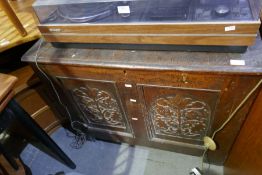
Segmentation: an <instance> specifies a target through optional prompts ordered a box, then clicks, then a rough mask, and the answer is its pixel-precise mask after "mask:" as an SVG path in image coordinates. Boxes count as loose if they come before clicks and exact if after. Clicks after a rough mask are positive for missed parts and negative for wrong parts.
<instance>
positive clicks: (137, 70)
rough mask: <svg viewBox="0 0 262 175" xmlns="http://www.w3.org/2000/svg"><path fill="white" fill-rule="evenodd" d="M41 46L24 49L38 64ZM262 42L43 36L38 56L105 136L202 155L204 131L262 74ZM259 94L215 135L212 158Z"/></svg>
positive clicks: (70, 101) (223, 154) (221, 156)
mask: <svg viewBox="0 0 262 175" xmlns="http://www.w3.org/2000/svg"><path fill="white" fill-rule="evenodd" d="M36 48H37V45H36V46H35V48H33V49H31V50H30V51H29V52H28V53H27V54H26V55H25V56H24V57H23V61H27V62H31V64H32V65H33V67H34V68H35V70H37V69H36V67H35V65H34V60H35V57H34V56H35V54H36ZM261 48H262V43H261V41H260V40H257V43H256V45H255V46H252V47H250V48H249V49H248V51H247V52H246V53H244V54H230V53H200V52H194V53H192V52H191V53H190V52H171V51H167V52H164V51H131V50H99V49H73V48H72V49H61V48H60V49H58V48H54V47H52V46H51V45H50V44H46V43H43V45H42V47H41V49H40V50H39V52H38V56H39V58H38V59H37V60H38V62H39V65H40V66H41V68H42V69H43V70H44V71H45V72H46V73H47V74H48V76H49V77H50V78H51V80H52V81H53V82H54V83H55V85H56V87H57V88H58V92H59V93H60V95H61V96H62V97H63V99H64V101H65V103H66V104H67V105H68V107H70V109H71V111H72V112H73V113H76V114H77V115H75V116H78V117H79V118H80V119H81V120H82V121H85V122H86V124H87V125H88V126H89V128H91V132H92V133H93V134H94V136H96V137H97V138H101V139H107V140H110V141H125V142H127V143H129V144H139V145H145V146H150V147H155V148H161V149H166V150H171V151H176V152H182V153H187V154H193V155H201V154H202V153H203V149H204V148H203V143H202V138H203V136H204V135H209V136H210V135H211V134H212V133H213V131H214V130H216V129H217V128H219V127H220V126H221V125H222V123H223V122H224V121H225V120H226V119H227V117H228V116H229V114H230V113H231V112H232V111H233V110H234V109H235V108H236V107H237V106H238V104H239V103H240V102H241V101H242V100H243V99H244V97H245V96H246V95H247V94H248V92H249V91H250V90H251V89H252V88H253V87H254V86H255V85H256V83H257V82H258V81H259V80H260V79H261V78H262V69H261V65H262V62H261V59H260V58H261V52H260V49H261ZM230 60H242V61H244V62H245V65H244V66H235V65H231V64H230ZM39 75H41V74H40V73H39ZM44 79H45V78H43V80H44ZM79 96H80V97H81V98H80V99H79V98H78V97H79ZM255 98H256V94H253V96H252V97H251V98H250V99H249V100H248V102H247V103H246V104H245V105H244V106H243V107H242V108H241V109H240V110H239V112H238V113H237V114H236V116H235V117H234V118H233V120H232V121H231V122H230V123H229V124H228V125H227V126H226V127H225V129H224V130H223V131H222V132H220V133H218V134H217V136H216V137H215V141H216V142H217V144H218V150H217V151H215V152H210V153H209V159H210V161H211V162H212V163H215V164H220V165H221V164H223V163H224V161H225V159H226V158H227V155H228V153H229V151H230V149H231V146H232V144H233V143H234V140H235V138H236V136H237V135H238V133H239V131H240V129H241V126H242V124H243V122H244V121H245V119H246V116H247V113H248V112H249V109H250V107H251V106H252V104H253V101H254V99H255ZM111 109H114V110H111ZM90 113H91V115H88V114H90ZM92 115H93V116H92ZM94 116H95V118H94ZM122 121H125V122H122ZM94 122H98V123H100V124H94ZM114 122H116V123H115V126H117V127H115V126H114V127H112V123H114ZM119 123H120V124H119ZM121 123H122V125H121ZM123 123H124V124H123ZM120 125H121V126H125V127H124V128H123V129H122V130H120V129H119V126H120ZM126 126H128V127H126Z"/></svg>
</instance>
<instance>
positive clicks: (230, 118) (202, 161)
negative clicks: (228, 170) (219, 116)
mask: <svg viewBox="0 0 262 175" xmlns="http://www.w3.org/2000/svg"><path fill="white" fill-rule="evenodd" d="M261 84H262V79H261V80H259V82H258V83H257V84H256V86H255V87H254V88H253V89H252V90H251V91H250V92H249V93H248V94H247V95H246V97H245V98H244V99H243V100H242V101H241V103H240V104H239V105H238V106H237V107H236V109H235V110H234V111H233V112H232V113H231V114H230V115H229V117H228V118H227V120H226V121H225V122H224V123H223V124H222V125H221V126H220V127H219V128H218V129H216V130H215V131H214V132H213V135H212V137H211V138H212V140H214V138H215V136H216V134H217V133H218V132H220V131H221V130H223V129H224V127H225V126H226V125H227V124H228V123H229V122H230V121H231V120H232V119H233V117H234V116H235V114H236V113H237V112H238V110H239V109H240V108H241V107H242V106H243V105H244V104H245V103H246V102H247V100H248V99H249V97H250V96H251V95H252V94H253V93H254V92H255V91H256V90H257V89H258V88H259V86H260V85H261ZM207 151H208V147H206V146H205V151H204V153H203V155H202V157H201V159H202V160H201V165H202V169H201V170H202V172H203V173H204V158H205V154H206V153H207Z"/></svg>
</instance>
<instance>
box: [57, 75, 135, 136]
mask: <svg viewBox="0 0 262 175" xmlns="http://www.w3.org/2000/svg"><path fill="white" fill-rule="evenodd" d="M58 80H59V81H60V82H61V83H62V84H63V87H64V88H65V89H66V90H67V91H68V92H69V94H70V96H71V98H72V100H73V102H74V103H75V105H76V106H77V108H78V109H79V111H81V113H82V116H83V118H84V120H85V121H86V123H87V125H88V127H89V129H90V130H94V131H98V132H107V133H111V134H114V133H115V134H118V135H123V136H130V137H132V130H131V127H130V125H129V122H128V120H127V117H126V114H125V112H124V110H123V106H122V102H121V99H120V97H119V93H118V89H117V86H116V83H115V82H113V81H103V80H89V79H73V78H63V77H58Z"/></svg>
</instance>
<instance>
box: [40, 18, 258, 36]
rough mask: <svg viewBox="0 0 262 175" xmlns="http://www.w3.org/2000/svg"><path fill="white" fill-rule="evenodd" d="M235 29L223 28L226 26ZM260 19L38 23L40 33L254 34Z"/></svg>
mask: <svg viewBox="0 0 262 175" xmlns="http://www.w3.org/2000/svg"><path fill="white" fill-rule="evenodd" d="M230 26H231V27H232V26H233V28H234V27H235V29H231V30H227V31H226V30H225V29H226V27H230ZM259 26H260V21H249V22H246V23H245V22H241V23H240V22H223V23H222V22H220V23H219V22H213V23H210V22H209V23H207V22H206V23H175V24H174V23H173V24H168V23H160V24H152V23H129V24H126V23H123V24H52V25H51V24H45V25H42V24H40V25H38V27H39V30H40V31H41V32H42V33H60V32H61V33H83V34H85V33H86V34H88V33H89V34H92V33H94V31H95V33H100V34H145V33H147V34H199V33H201V34H212V33H215V34H256V33H257V31H258V29H259Z"/></svg>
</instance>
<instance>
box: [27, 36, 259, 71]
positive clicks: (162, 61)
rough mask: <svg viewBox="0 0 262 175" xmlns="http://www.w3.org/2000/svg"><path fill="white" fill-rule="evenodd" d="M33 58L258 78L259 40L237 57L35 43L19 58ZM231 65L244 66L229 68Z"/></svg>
mask: <svg viewBox="0 0 262 175" xmlns="http://www.w3.org/2000/svg"><path fill="white" fill-rule="evenodd" d="M40 44H41V45H40ZM39 46H40V49H39ZM36 55H37V61H38V62H39V63H47V64H67V65H79V66H94V67H108V68H123V69H149V70H174V71H189V72H216V73H230V74H235V73H237V74H255V75H261V74H262V41H261V39H260V38H259V37H258V38H257V40H256V44H255V45H254V46H251V47H249V48H248V50H247V51H246V52H245V53H241V54H240V53H208V52H177V51H141V50H108V49H83V48H55V47H53V46H52V45H51V44H50V43H46V42H42V41H38V42H37V43H36V44H35V46H33V47H32V48H31V49H30V50H29V51H28V52H27V53H26V54H25V55H24V56H23V58H22V61H26V62H34V61H35V57H36ZM232 63H233V64H245V65H232Z"/></svg>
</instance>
